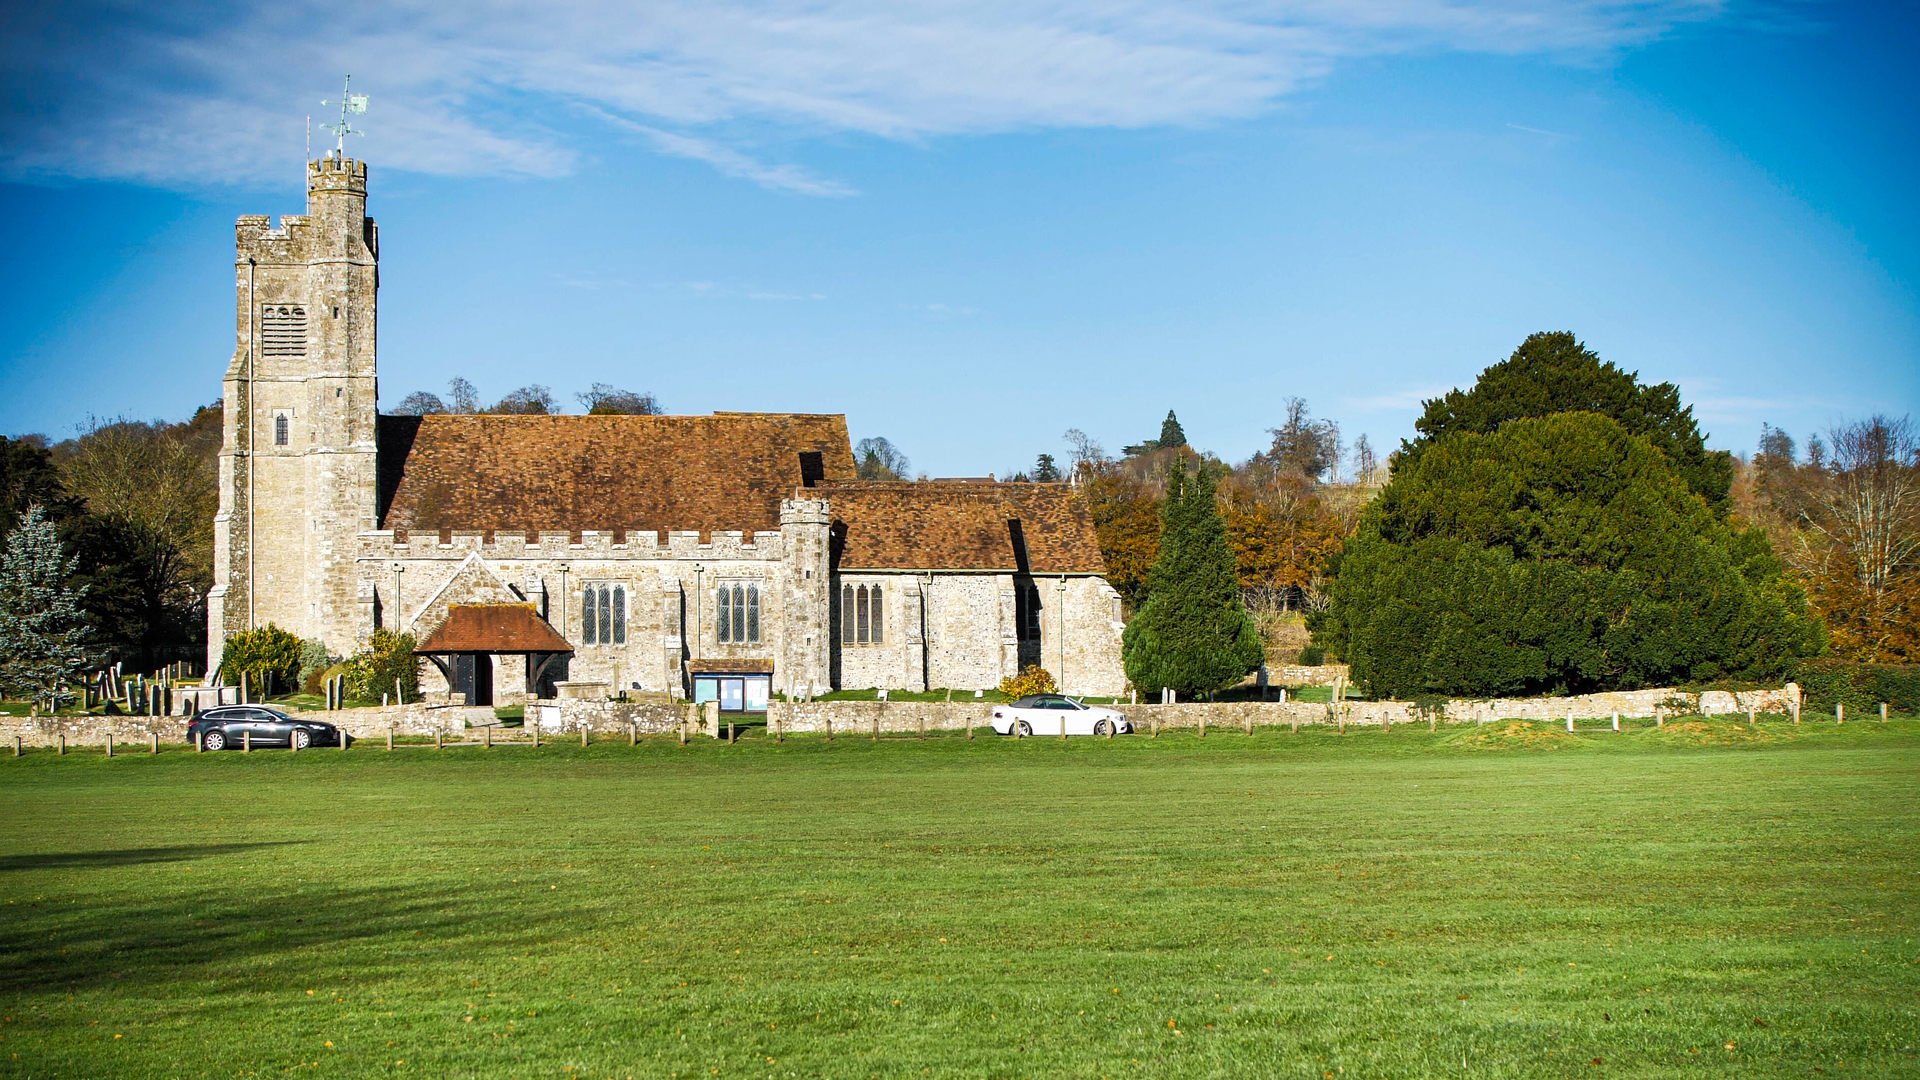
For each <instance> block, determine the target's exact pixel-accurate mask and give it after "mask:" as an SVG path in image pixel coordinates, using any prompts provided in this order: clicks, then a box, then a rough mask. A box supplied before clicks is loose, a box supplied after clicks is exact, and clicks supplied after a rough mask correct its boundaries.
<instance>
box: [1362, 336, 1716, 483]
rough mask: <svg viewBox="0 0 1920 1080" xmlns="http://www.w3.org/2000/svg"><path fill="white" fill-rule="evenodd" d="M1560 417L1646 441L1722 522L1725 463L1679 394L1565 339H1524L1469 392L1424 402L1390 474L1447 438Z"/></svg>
mask: <svg viewBox="0 0 1920 1080" xmlns="http://www.w3.org/2000/svg"><path fill="white" fill-rule="evenodd" d="M1563 412H1594V413H1599V414H1600V415H1602V416H1608V417H1612V418H1613V419H1614V420H1615V421H1618V422H1619V424H1620V425H1621V426H1622V427H1625V428H1626V429H1627V430H1628V431H1630V432H1632V433H1633V434H1635V435H1641V436H1644V437H1646V439H1647V440H1648V441H1649V442H1650V443H1652V444H1653V445H1654V446H1655V447H1657V448H1658V449H1659V450H1660V452H1661V453H1663V454H1665V455H1667V457H1668V458H1670V459H1672V461H1673V469H1674V472H1675V473H1677V474H1678V475H1679V476H1680V478H1681V479H1683V480H1685V481H1686V484H1687V487H1688V488H1689V489H1691V490H1692V491H1693V492H1694V493H1695V494H1697V495H1699V496H1700V497H1701V498H1703V499H1705V500H1706V501H1707V505H1708V506H1709V507H1711V508H1712V509H1713V512H1714V513H1715V514H1716V515H1718V516H1720V517H1722V518H1724V517H1726V516H1727V511H1728V510H1729V509H1730V507H1731V503H1730V502H1729V500H1728V491H1729V490H1730V489H1731V488H1732V486H1733V457H1732V455H1730V454H1728V453H1727V452H1726V451H1724V450H1708V449H1707V444H1706V440H1705V438H1703V437H1702V436H1701V434H1700V427H1699V425H1698V424H1696V423H1694V420H1693V409H1692V408H1691V407H1687V406H1682V405H1681V404H1680V390H1679V388H1678V387H1676V386H1674V385H1673V384H1672V383H1661V384H1659V385H1658V386H1643V385H1641V383H1640V380H1639V378H1638V376H1637V374H1636V373H1633V372H1626V371H1622V370H1620V369H1619V368H1617V367H1615V366H1614V365H1612V364H1611V363H1607V362H1604V361H1602V360H1601V359H1600V357H1599V356H1598V355H1596V354H1595V353H1594V352H1593V350H1591V349H1589V348H1587V347H1586V346H1585V345H1583V344H1581V343H1580V341H1578V340H1577V339H1576V338H1575V337H1574V336H1573V335H1572V334H1569V333H1565V332H1556V333H1540V334H1533V335H1531V336H1529V337H1528V338H1527V340H1525V341H1523V342H1521V343H1520V347H1519V348H1517V349H1515V350H1513V355H1512V356H1510V357H1508V358H1507V359H1505V360H1503V361H1501V362H1500V363H1498V364H1495V365H1493V366H1492V367H1490V368H1488V369H1486V370H1485V371H1483V372H1481V373H1480V378H1479V380H1478V381H1476V382H1475V383H1474V384H1473V389H1471V390H1466V391H1460V390H1449V391H1448V392H1447V393H1446V395H1445V396H1444V397H1438V398H1434V399H1432V400H1430V401H1428V402H1426V412H1425V414H1424V415H1422V416H1421V417H1420V419H1419V420H1416V421H1414V425H1413V426H1414V427H1415V428H1416V429H1418V430H1419V432H1420V434H1419V436H1418V437H1416V438H1415V439H1414V440H1413V441H1412V442H1402V443H1401V444H1400V453H1399V454H1397V455H1395V460H1394V467H1395V468H1401V467H1404V466H1406V465H1408V464H1411V463H1412V462H1413V461H1415V460H1417V459H1418V458H1419V457H1420V455H1421V454H1423V453H1425V452H1426V451H1427V449H1428V448H1429V447H1431V446H1433V445H1435V444H1436V443H1438V442H1439V441H1440V440H1441V439H1444V438H1446V437H1447V436H1448V435H1450V434H1453V433H1454V432H1458V431H1471V432H1477V433H1480V434H1483V435H1484V434H1486V433H1488V432H1491V431H1496V430H1498V429H1499V427H1500V425H1501V424H1504V423H1506V422H1507V421H1509V420H1517V419H1520V418H1523V417H1530V416H1551V415H1553V414H1555V413H1563Z"/></svg>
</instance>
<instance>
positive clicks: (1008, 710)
mask: <svg viewBox="0 0 1920 1080" xmlns="http://www.w3.org/2000/svg"><path fill="white" fill-rule="evenodd" d="M991 723H992V724H993V730H994V731H997V732H999V733H1000V734H1002V735H1012V734H1014V732H1015V729H1016V728H1017V729H1018V731H1019V733H1020V734H1021V735H1025V736H1028V737H1032V736H1035V735H1042V736H1044V735H1060V734H1062V731H1061V727H1060V725H1061V724H1062V723H1064V724H1065V725H1066V730H1065V732H1064V733H1065V734H1067V735H1131V734H1133V725H1132V724H1130V723H1128V722H1127V717H1126V714H1124V713H1119V712H1115V711H1114V710H1112V709H1103V708H1100V707H1099V706H1097V705H1082V704H1080V703H1079V702H1078V701H1075V700H1074V699H1072V698H1070V697H1067V696H1066V695H1065V694H1030V695H1028V696H1027V697H1023V698H1021V699H1020V700H1018V701H1014V702H1010V703H1008V704H1006V705H995V706H994V707H993V720H992V721H991Z"/></svg>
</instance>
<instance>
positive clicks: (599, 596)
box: [580, 584, 627, 645]
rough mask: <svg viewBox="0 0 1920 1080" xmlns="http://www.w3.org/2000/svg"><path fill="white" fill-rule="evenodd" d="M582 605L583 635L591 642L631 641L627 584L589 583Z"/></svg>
mask: <svg viewBox="0 0 1920 1080" xmlns="http://www.w3.org/2000/svg"><path fill="white" fill-rule="evenodd" d="M583 599H584V603H582V604H581V605H580V639H581V641H582V642H583V643H584V644H587V645H625V644H626V643H627V587H626V586H625V585H595V584H589V585H588V586H587V587H586V589H585V593H584V597H583Z"/></svg>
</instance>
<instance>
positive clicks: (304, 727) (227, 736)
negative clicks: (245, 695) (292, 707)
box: [187, 705, 351, 750]
mask: <svg viewBox="0 0 1920 1080" xmlns="http://www.w3.org/2000/svg"><path fill="white" fill-rule="evenodd" d="M343 738H346V739H349V741H351V737H350V736H347V735H346V734H345V733H344V732H342V731H341V730H340V729H339V728H337V727H335V726H333V725H332V724H329V723H327V722H325V721H323V720H306V719H300V718H297V717H293V716H289V715H288V714H286V713H283V712H281V711H280V710H279V709H271V708H268V707H267V706H265V705H219V706H215V707H214V708H211V709H208V710H207V711H206V712H203V713H201V714H200V715H199V716H196V717H194V718H193V722H192V723H191V724H188V725H187V741H189V742H193V741H195V740H199V741H200V745H202V746H204V747H205V748H206V749H208V750H237V749H239V748H240V747H242V746H244V745H252V746H290V747H294V748H296V749H305V748H307V747H309V746H339V745H340V740H341V739H343Z"/></svg>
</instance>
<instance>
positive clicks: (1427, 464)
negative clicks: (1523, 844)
mask: <svg viewBox="0 0 1920 1080" xmlns="http://www.w3.org/2000/svg"><path fill="white" fill-rule="evenodd" d="M1335 569H1336V577H1335V579H1334V582H1333V586H1332V589H1331V605H1330V607H1329V608H1328V610H1327V611H1326V612H1324V613H1322V614H1321V615H1319V616H1317V617H1316V618H1315V620H1314V624H1313V625H1314V630H1315V639H1316V640H1317V641H1319V642H1321V643H1322V644H1325V645H1327V646H1328V647H1329V648H1331V649H1332V650H1333V652H1334V653H1335V655H1337V656H1340V657H1342V658H1343V659H1345V660H1347V661H1348V662H1349V663H1350V664H1351V665H1352V673H1353V679H1354V683H1355V685H1357V686H1360V687H1362V688H1364V689H1365V690H1367V691H1369V692H1371V693H1373V694H1376V695H1381V696H1395V697H1410V696H1414V695H1419V694H1431V693H1448V694H1461V695H1467V696H1500V695H1517V694H1537V693H1549V692H1562V691H1563V692H1585V691H1593V690H1604V689H1625V688H1632V687H1643V686H1658V685H1662V684H1671V683H1673V682H1676V681H1687V680H1704V679H1713V678H1718V677H1723V676H1734V677H1742V678H1775V677H1779V676H1780V675H1782V674H1784V673H1785V672H1786V671H1787V670H1789V668H1790V667H1791V666H1792V665H1793V664H1794V663H1795V662H1796V661H1797V660H1798V659H1799V658H1801V657H1808V656H1814V655H1818V654H1819V653H1820V651H1821V650H1822V649H1823V648H1824V646H1825V631H1824V629H1823V627H1822V626H1821V624H1820V622H1819V620H1818V619H1817V618H1814V617H1812V616H1810V615H1809V614H1808V612H1807V599H1806V594H1805V592H1804V591H1803V590H1802V589H1801V588H1800V586H1799V585H1798V584H1796V583H1795V582H1794V581H1793V580H1792V579H1791V578H1789V577H1785V576H1783V575H1782V573H1781V567H1780V564H1779V562H1778V560H1776V559H1775V558H1774V556H1773V553H1772V549H1771V547H1770V546H1769V545H1768V543H1767V538H1766V534H1765V533H1764V532H1762V531H1761V530H1758V529H1747V530H1741V529H1736V528H1733V527H1731V526H1729V525H1727V524H1726V523H1725V522H1723V521H1721V520H1720V519H1719V518H1717V517H1716V516H1715V515H1714V513H1713V511H1712V510H1711V509H1709V507H1708V504H1707V502H1706V500H1705V499H1703V498H1702V497H1701V496H1699V495H1698V494H1696V493H1694V492H1693V491H1691V490H1690V489H1689V487H1688V484H1687V483H1686V481H1685V479H1683V477H1682V475H1681V474H1680V471H1679V469H1678V468H1677V467H1676V465H1675V463H1674V462H1673V460H1672V459H1671V458H1669V457H1668V456H1667V455H1665V454H1663V453H1661V452H1660V451H1659V450H1658V449H1656V448H1655V444H1654V442H1653V441H1652V440H1651V439H1649V438H1647V437H1646V436H1643V435H1635V434H1633V433H1632V432H1630V431H1628V430H1627V429H1626V428H1625V427H1624V426H1622V425H1621V424H1619V423H1616V422H1615V421H1614V420H1612V419H1610V418H1608V417H1605V416H1601V415H1598V414H1595V413H1584V412H1583V413H1562V414H1558V415H1554V416H1547V417H1541V418H1537V419H1520V420H1512V421H1509V422H1508V423H1506V424H1505V425H1503V426H1502V427H1501V428H1500V429H1499V430H1498V431H1496V432H1493V433H1491V434H1485V435H1482V434H1477V433H1474V432H1470V431H1464V432H1455V433H1453V434H1451V435H1449V436H1447V437H1446V438H1445V439H1442V440H1440V441H1438V442H1436V443H1434V444H1433V445H1432V446H1430V447H1428V448H1426V450H1425V452H1424V453H1422V454H1420V455H1419V456H1418V457H1416V458H1414V459H1413V461H1412V462H1411V463H1407V464H1403V465H1402V466H1401V468H1399V469H1398V470H1396V472H1395V473H1394V476H1393V480H1392V481H1391V482H1390V483H1388V484H1387V486H1386V487H1385V488H1384V489H1383V490H1382V491H1381V493H1380V496H1379V498H1378V499H1376V500H1375V501H1374V503H1373V504H1372V505H1371V506H1370V507H1369V508H1368V509H1367V512H1366V515H1365V516H1364V517H1363V518H1362V520H1361V524H1360V528H1359V531H1358V532H1357V533H1356V534H1355V535H1354V537H1353V538H1352V539H1350V540H1349V541H1348V542H1347V544H1346V546H1345V549H1344V551H1343V552H1342V554H1341V556H1340V558H1339V559H1338V561H1337V564H1336V567H1335Z"/></svg>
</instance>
